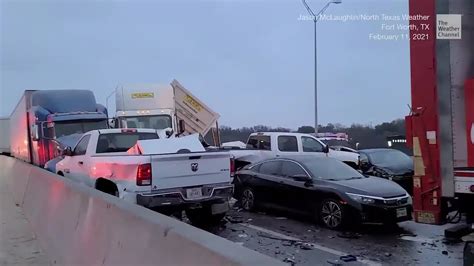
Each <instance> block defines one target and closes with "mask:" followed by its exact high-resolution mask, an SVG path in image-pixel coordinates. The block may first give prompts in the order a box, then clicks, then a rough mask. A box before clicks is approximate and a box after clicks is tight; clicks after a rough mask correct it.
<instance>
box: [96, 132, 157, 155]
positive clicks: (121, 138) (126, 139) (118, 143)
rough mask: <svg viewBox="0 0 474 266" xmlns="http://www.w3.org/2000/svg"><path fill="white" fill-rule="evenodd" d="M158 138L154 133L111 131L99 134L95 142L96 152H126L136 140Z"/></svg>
mask: <svg viewBox="0 0 474 266" xmlns="http://www.w3.org/2000/svg"><path fill="white" fill-rule="evenodd" d="M146 139H158V135H157V134H156V133H112V134H101V135H100V136H99V140H98V142H97V150H96V153H108V152H126V151H128V150H129V149H130V148H131V147H133V145H135V144H136V143H137V141H138V140H146Z"/></svg>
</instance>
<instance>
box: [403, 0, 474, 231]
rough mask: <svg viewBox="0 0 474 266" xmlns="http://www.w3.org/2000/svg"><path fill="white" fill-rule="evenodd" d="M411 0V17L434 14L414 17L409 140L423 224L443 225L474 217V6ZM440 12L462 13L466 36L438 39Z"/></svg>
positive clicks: (460, 0)
mask: <svg viewBox="0 0 474 266" xmlns="http://www.w3.org/2000/svg"><path fill="white" fill-rule="evenodd" d="M409 3H410V4H409V5H410V15H411V16H420V15H422V16H425V17H426V18H428V19H427V20H413V21H410V25H412V26H413V28H412V27H410V29H411V30H410V35H411V36H412V37H413V38H410V39H411V40H410V57H411V60H410V61H411V112H410V114H409V116H407V117H406V129H407V132H406V135H407V137H406V141H407V144H408V145H409V147H411V148H412V150H413V159H414V166H415V167H414V168H415V174H414V177H413V208H414V217H415V220H416V221H417V222H420V223H429V224H442V223H446V222H450V221H452V220H457V219H454V217H460V215H459V213H465V214H466V216H467V219H466V220H467V221H468V222H473V221H474V208H473V207H472V206H473V204H474V16H473V14H474V5H472V1H470V0H420V1H419V0H411V1H410V2H409ZM437 14H452V15H453V16H455V17H456V15H455V14H458V15H457V16H459V19H460V21H461V24H462V25H460V28H459V29H460V30H462V38H459V39H456V40H448V39H439V38H436V37H437V29H436V28H437V27H436V26H435V25H438V23H437V19H438V18H439V17H438V16H439V15H437ZM461 16H462V18H461ZM441 18H442V17H441ZM441 18H439V19H441ZM422 24H425V25H433V26H432V27H430V28H423V27H422ZM417 28H420V29H422V30H421V31H417V30H416V29H417ZM421 35H423V36H429V38H428V37H427V38H426V39H425V40H423V41H418V40H417V39H416V38H415V37H416V36H421ZM459 36H461V34H460V35H459ZM453 211H458V212H457V213H458V215H454V214H453V213H454V212H453Z"/></svg>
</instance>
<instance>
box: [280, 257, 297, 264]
mask: <svg viewBox="0 0 474 266" xmlns="http://www.w3.org/2000/svg"><path fill="white" fill-rule="evenodd" d="M283 262H286V263H290V264H291V265H292V266H293V265H295V264H296V261H295V259H294V258H285V259H284V260H283Z"/></svg>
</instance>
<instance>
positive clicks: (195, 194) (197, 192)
mask: <svg viewBox="0 0 474 266" xmlns="http://www.w3.org/2000/svg"><path fill="white" fill-rule="evenodd" d="M186 197H187V198H188V199H198V198H202V189H201V188H200V187H195V188H188V189H186Z"/></svg>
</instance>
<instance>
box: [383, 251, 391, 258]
mask: <svg viewBox="0 0 474 266" xmlns="http://www.w3.org/2000/svg"><path fill="white" fill-rule="evenodd" d="M384 255H385V257H391V256H392V253H388V252H386V253H385V254H384Z"/></svg>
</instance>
